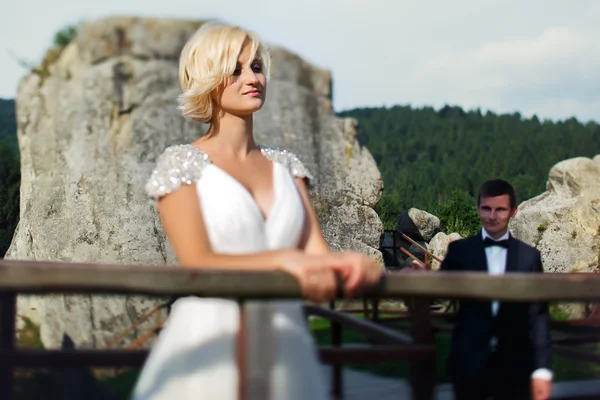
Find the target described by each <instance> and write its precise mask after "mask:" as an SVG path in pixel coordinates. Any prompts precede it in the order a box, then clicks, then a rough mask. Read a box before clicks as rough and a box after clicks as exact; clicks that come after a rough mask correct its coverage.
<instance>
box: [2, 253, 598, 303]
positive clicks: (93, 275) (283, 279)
mask: <svg viewBox="0 0 600 400" xmlns="http://www.w3.org/2000/svg"><path fill="white" fill-rule="evenodd" d="M0 291H8V292H18V293H113V294H127V293H132V294H149V295H157V296H183V295H198V296H201V297H225V298H237V299H275V298H300V297H301V293H300V288H299V285H298V284H297V282H296V280H295V279H294V278H293V277H292V276H291V275H288V274H286V273H283V272H275V271H261V272H255V271H228V270H219V269H216V268H212V269H210V268H205V269H191V268H185V269H184V268H170V267H158V266H135V265H134V266H131V265H115V264H79V263H61V262H49V261H14V260H0ZM372 295H376V296H378V297H385V298H406V297H427V298H447V299H453V298H456V299H459V298H463V299H481V300H500V301H583V300H600V275H598V274H592V273H564V274H559V273H556V274H549V273H548V274H530V273H507V274H505V275H502V276H490V275H488V274H486V273H484V272H417V271H415V272H409V273H403V274H385V275H384V278H383V279H382V281H381V284H380V285H378V286H377V287H375V288H373V290H372V291H371V292H369V293H366V294H365V296H366V297H369V296H372ZM340 297H341V296H340Z"/></svg>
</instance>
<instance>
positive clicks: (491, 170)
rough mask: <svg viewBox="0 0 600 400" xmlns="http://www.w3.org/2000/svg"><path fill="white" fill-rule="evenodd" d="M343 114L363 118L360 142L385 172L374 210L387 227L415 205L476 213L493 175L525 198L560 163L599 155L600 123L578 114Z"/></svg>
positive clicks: (406, 109)
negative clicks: (483, 188) (545, 116)
mask: <svg viewBox="0 0 600 400" xmlns="http://www.w3.org/2000/svg"><path fill="white" fill-rule="evenodd" d="M338 115H339V116H341V117H352V118H355V119H357V120H358V122H359V125H358V126H359V139H360V140H361V142H362V144H364V145H365V146H366V147H367V148H368V149H369V151H370V152H371V154H372V155H373V157H374V158H375V161H376V162H377V165H378V167H379V170H380V171H381V174H382V177H383V181H384V193H383V197H382V199H381V201H380V202H379V204H378V205H377V207H376V211H377V212H378V214H379V215H380V217H381V218H382V220H383V222H384V225H385V226H386V228H387V229H394V228H395V227H396V221H397V218H398V217H399V216H400V215H401V214H402V213H403V212H404V211H406V210H407V209H409V208H410V207H416V208H420V209H423V210H426V211H428V212H431V213H433V214H436V215H438V214H443V215H445V214H448V209H461V207H462V208H465V207H467V208H470V210H471V211H470V214H471V217H468V218H467V219H469V218H472V215H473V213H475V203H476V196H477V189H478V187H479V185H480V184H481V183H483V182H484V181H485V180H487V179H493V178H501V179H506V180H508V181H509V182H511V183H512V184H513V186H514V187H515V191H516V193H517V201H518V202H522V201H524V200H526V199H529V198H531V197H534V196H536V195H538V194H540V193H542V192H543V191H544V190H545V185H546V181H547V178H548V172H549V170H550V168H551V167H552V166H553V165H554V164H556V163H557V162H559V161H562V160H564V159H567V158H572V157H577V156H584V157H593V156H595V155H597V154H600V125H599V124H598V123H596V122H588V123H582V122H579V121H578V120H577V119H575V118H570V119H567V120H564V121H556V122H554V121H551V120H544V121H541V120H540V119H539V118H538V117H536V116H533V117H531V118H524V117H523V116H522V115H521V114H519V113H513V114H495V113H493V112H486V113H482V112H481V111H480V110H478V109H476V110H471V111H465V110H463V109H462V108H461V107H456V106H445V107H442V108H440V109H439V110H435V109H434V108H432V107H423V108H413V107H411V106H393V107H389V108H385V107H379V108H357V109H353V110H348V111H343V112H340V113H338ZM457 207H458V208H457ZM463 211H464V210H463ZM463 211H461V212H463ZM467 214H468V213H467ZM448 218H449V219H448V220H447V221H446V224H447V223H448V221H449V220H452V218H453V217H452V215H450V216H449V217H448ZM469 220H470V221H472V219H469ZM442 222H444V221H442ZM462 222H465V221H462ZM462 222H461V221H458V225H460V224H461V223H462ZM465 223H466V222H465ZM469 224H470V225H471V226H472V223H468V225H469ZM442 228H444V227H442ZM466 231H470V230H469V229H467V230H466Z"/></svg>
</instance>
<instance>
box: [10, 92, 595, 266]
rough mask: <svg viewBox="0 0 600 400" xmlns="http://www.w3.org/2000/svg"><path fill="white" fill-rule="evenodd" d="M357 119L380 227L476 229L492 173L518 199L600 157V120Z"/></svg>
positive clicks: (379, 112) (392, 113)
mask: <svg viewBox="0 0 600 400" xmlns="http://www.w3.org/2000/svg"><path fill="white" fill-rule="evenodd" d="M14 108H15V104H14V101H13V100H2V99H0V255H4V253H5V252H6V250H7V249H8V246H9V245H10V240H11V237H12V233H13V231H14V229H15V227H16V223H17V219H18V209H19V179H20V175H19V161H18V157H19V155H18V146H17V139H16V121H15V110H14ZM338 115H339V116H341V117H352V118H356V119H357V120H358V122H359V139H360V141H361V143H362V144H363V145H365V146H366V147H367V148H368V149H369V151H370V152H371V154H372V155H373V157H374V158H375V160H376V161H377V165H378V166H379V169H380V171H381V173H382V176H383V181H384V185H385V188H384V194H383V197H382V200H381V201H380V202H379V204H378V205H377V206H376V210H377V212H378V214H379V215H380V217H381V219H382V221H383V222H384V225H385V227H386V229H395V227H396V223H397V220H398V217H399V216H400V215H401V214H402V213H403V212H404V211H406V210H407V209H408V208H410V207H417V208H420V209H423V210H426V211H428V212H431V213H433V214H435V215H437V216H439V217H440V219H441V222H442V229H443V230H447V231H456V232H459V233H461V234H463V236H464V235H465V234H469V233H471V232H472V231H473V230H474V229H476V228H477V226H478V221H477V216H476V214H475V200H476V199H475V196H476V192H477V188H478V186H479V185H480V184H481V183H482V182H483V181H485V180H486V179H490V178H503V179H507V180H508V181H510V182H511V183H512V184H513V185H514V186H515V189H516V191H517V197H518V199H517V200H518V201H519V202H521V201H523V200H526V199H528V198H531V197H533V196H536V195H538V194H540V193H542V192H543V191H544V188H545V185H546V180H547V177H548V172H549V170H550V168H551V167H552V166H553V165H554V164H556V163H557V162H559V161H561V160H564V159H567V158H571V157H576V156H585V157H592V156H594V155H596V154H600V125H599V124H598V123H595V122H588V123H581V122H579V121H578V120H577V119H575V118H571V119H568V120H565V121H550V120H545V121H540V120H539V119H538V118H537V117H533V118H524V117H522V116H521V115H520V114H518V113H514V114H494V113H492V112H487V113H485V114H484V113H482V112H480V111H479V110H473V111H464V110H463V109H462V108H460V107H450V106H446V107H443V108H441V109H439V110H435V109H434V108H431V107H424V108H413V107H411V106H394V107H389V108H383V107H382V108H358V109H353V110H348V111H343V112H340V113H338Z"/></svg>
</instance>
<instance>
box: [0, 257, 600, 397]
mask: <svg viewBox="0 0 600 400" xmlns="http://www.w3.org/2000/svg"><path fill="white" fill-rule="evenodd" d="M26 293H102V294H142V295H153V296H161V297H162V296H186V295H194V296H200V297H225V298H232V299H236V300H237V301H238V302H239V304H240V309H241V313H240V315H241V321H240V331H239V333H238V360H237V362H238V373H239V377H240V379H239V388H238V389H239V398H240V399H250V398H256V394H257V393H260V392H261V390H264V388H268V386H269V382H268V379H269V374H268V373H263V372H264V371H260V370H259V371H257V370H256V369H255V368H256V366H260V368H269V366H268V365H264V363H261V362H260V354H257V352H256V351H255V348H254V347H253V346H250V345H248V344H249V343H256V340H257V338H260V337H261V336H262V333H261V331H260V330H261V329H265V328H266V326H267V324H260V323H257V319H258V318H259V317H260V315H259V314H260V313H259V312H257V310H259V309H260V307H256V305H257V304H260V302H262V301H270V300H274V299H286V298H288V299H289V298H300V297H301V293H300V290H299V286H298V284H297V282H296V281H295V280H294V279H293V278H292V277H291V276H289V275H287V274H284V273H280V272H249V271H223V270H218V269H210V268H203V269H194V270H191V269H182V268H165V267H153V266H124V265H104V264H76V263H60V262H42V261H9V260H0V393H1V394H2V395H3V397H2V398H3V399H9V400H10V396H11V390H12V389H11V387H12V371H13V369H14V368H16V367H58V368H60V367H83V366H96V367H108V366H111V367H118V366H141V365H142V364H143V362H144V360H145V358H146V356H147V353H148V352H147V350H74V351H63V350H32V349H17V348H15V317H16V315H15V313H16V307H15V306H16V296H17V294H26ZM366 297H367V298H372V299H377V298H388V299H393V298H396V299H400V298H401V299H404V300H405V301H406V303H407V304H408V306H409V311H410V319H411V322H412V324H411V335H403V334H400V333H398V332H395V331H393V330H391V329H387V328H385V327H382V326H379V325H376V324H374V323H373V322H370V321H364V320H359V319H358V318H356V317H353V316H352V315H341V314H336V313H333V312H332V311H330V310H327V309H326V308H323V307H318V306H308V307H306V311H307V313H308V314H313V315H319V316H322V317H325V318H327V319H329V320H331V321H332V322H333V327H334V335H336V333H335V330H336V329H338V330H339V329H340V327H341V326H346V327H350V328H352V329H354V330H357V331H359V332H361V333H363V334H365V335H366V336H369V337H370V339H371V340H372V341H373V342H374V343H380V344H381V346H385V347H380V346H378V345H374V346H371V347H369V348H366V347H365V348H357V347H352V348H347V349H344V348H341V347H340V342H339V341H336V343H334V345H333V346H332V347H329V348H323V347H322V348H320V349H319V351H320V355H321V359H322V360H323V361H324V362H326V363H331V364H334V365H339V364H341V363H345V362H353V361H380V360H390V359H393V360H407V361H409V362H410V363H411V369H412V375H411V383H412V387H413V394H414V398H415V399H419V400H421V399H432V398H433V395H434V386H435V368H433V366H434V363H435V346H434V341H433V334H432V329H431V323H430V316H429V300H430V299H460V298H470V299H481V300H500V301H519V302H528V301H582V302H583V301H591V300H600V276H599V275H596V274H524V273H511V274H506V275H504V276H489V275H487V274H485V273H457V272H454V273H452V272H444V273H441V272H436V273H431V272H422V273H418V272H414V273H400V274H389V275H385V276H384V278H383V279H382V281H381V283H380V284H379V285H378V286H377V287H376V288H374V289H373V290H372V291H371V292H370V293H367V294H366ZM336 327H337V328H336ZM338 371H340V370H339V369H338ZM338 374H341V372H339V373H338ZM334 379H337V380H339V379H341V375H339V376H334ZM338 383H339V382H338ZM338 388H339V385H338ZM333 395H334V397H339V396H341V395H342V393H341V392H339V391H338V392H334V393H333ZM259 398H260V396H259Z"/></svg>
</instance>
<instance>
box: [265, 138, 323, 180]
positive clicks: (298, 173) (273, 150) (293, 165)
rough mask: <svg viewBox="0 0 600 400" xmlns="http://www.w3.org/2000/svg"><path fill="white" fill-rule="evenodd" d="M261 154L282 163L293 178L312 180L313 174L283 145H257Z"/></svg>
mask: <svg viewBox="0 0 600 400" xmlns="http://www.w3.org/2000/svg"><path fill="white" fill-rule="evenodd" d="M259 148H260V151H261V152H262V154H263V155H264V156H265V157H267V158H268V159H269V160H271V161H273V162H276V163H279V164H282V165H284V166H285V167H286V168H287V169H288V170H289V171H290V173H291V174H292V176H293V177H294V178H307V179H308V180H309V181H312V180H313V176H312V174H311V173H310V171H309V170H308V168H306V167H305V166H304V164H303V163H302V161H300V159H299V158H298V156H297V155H295V154H294V153H292V152H291V151H289V150H287V149H284V148H283V147H269V146H262V145H261V146H259Z"/></svg>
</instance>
